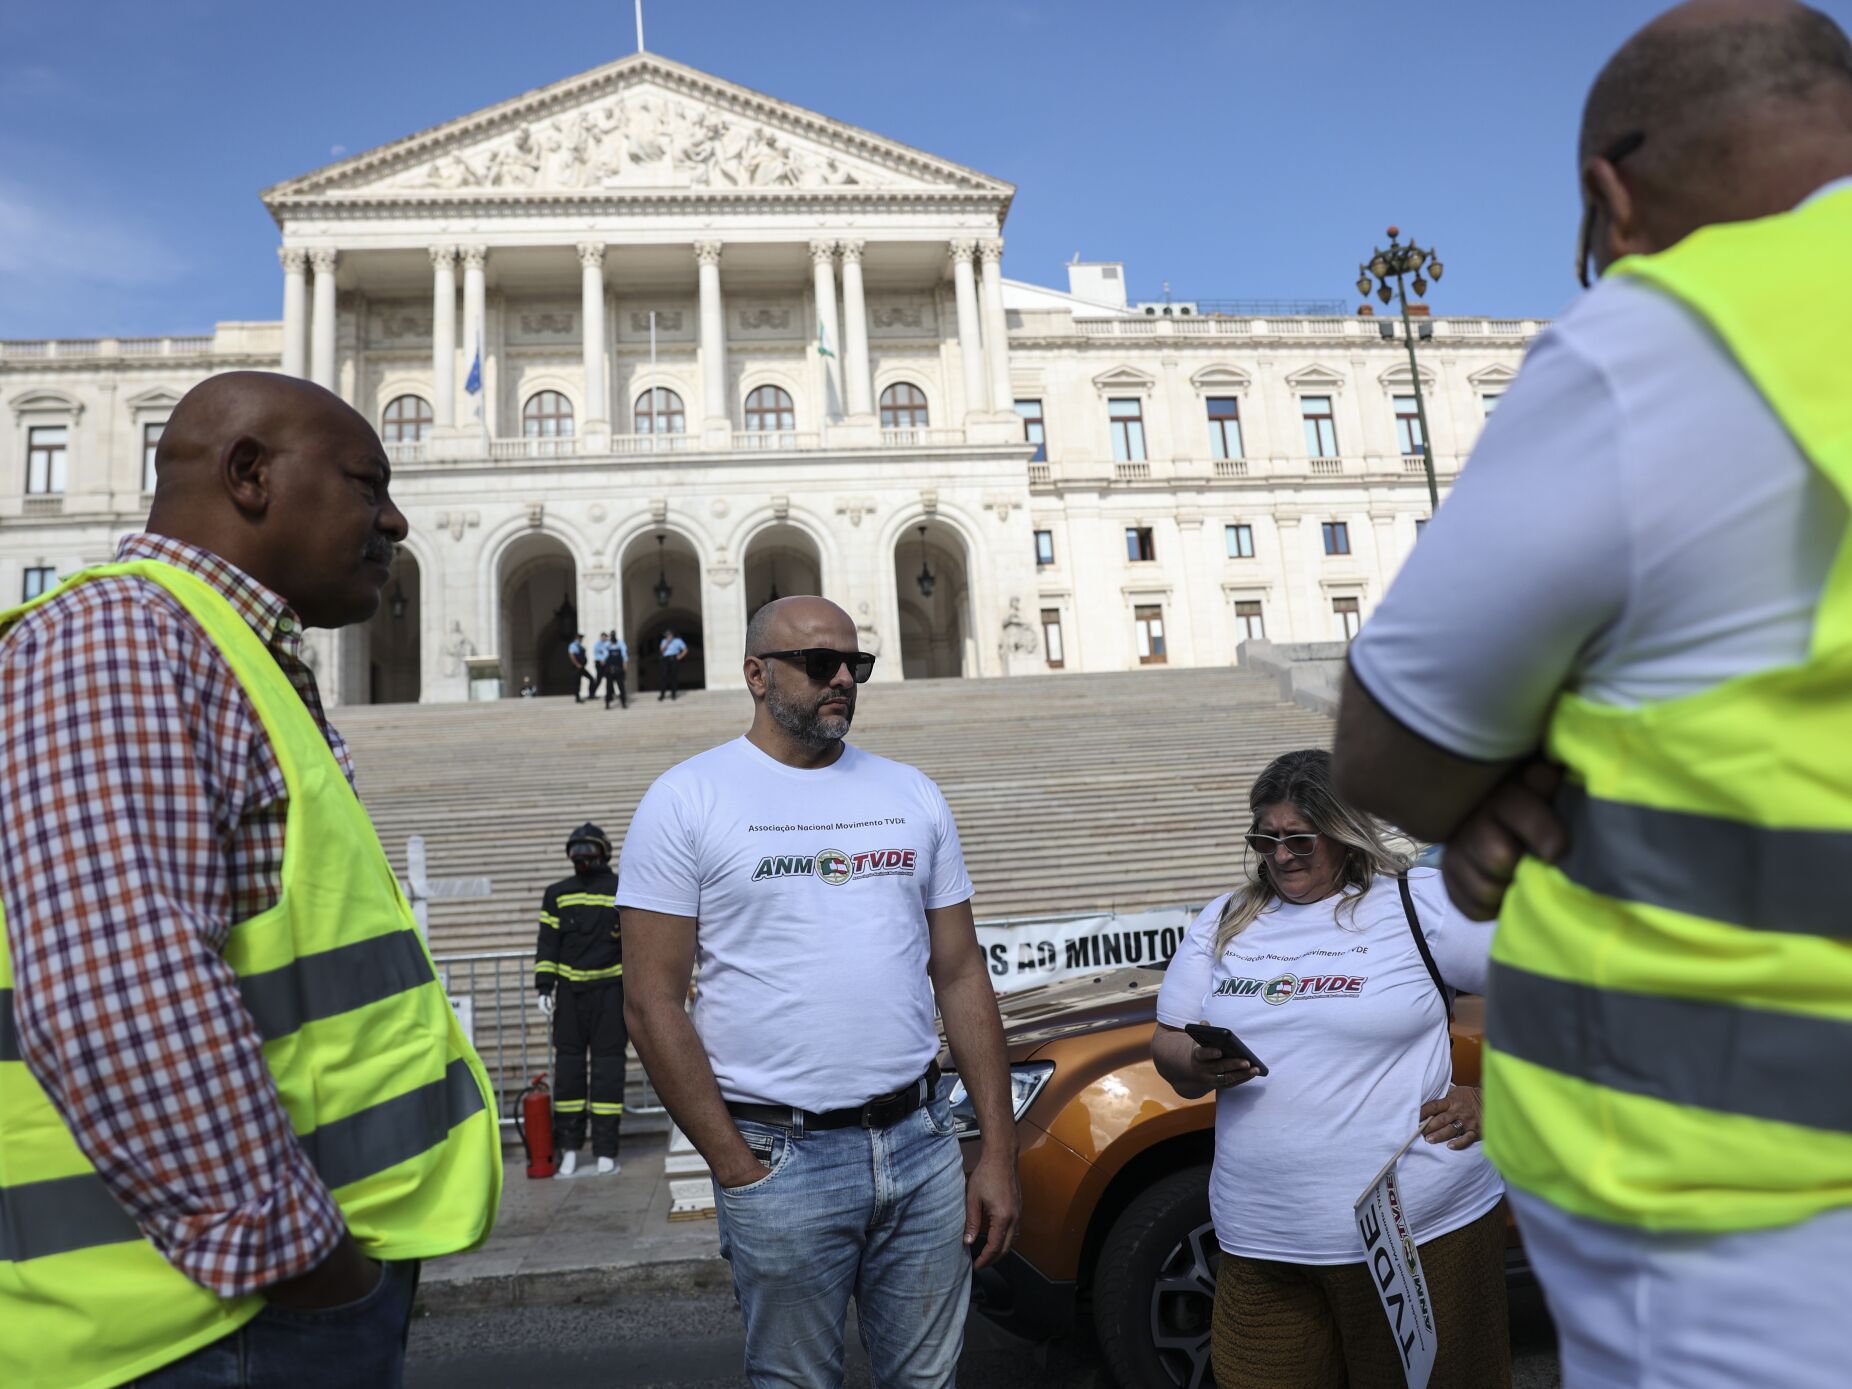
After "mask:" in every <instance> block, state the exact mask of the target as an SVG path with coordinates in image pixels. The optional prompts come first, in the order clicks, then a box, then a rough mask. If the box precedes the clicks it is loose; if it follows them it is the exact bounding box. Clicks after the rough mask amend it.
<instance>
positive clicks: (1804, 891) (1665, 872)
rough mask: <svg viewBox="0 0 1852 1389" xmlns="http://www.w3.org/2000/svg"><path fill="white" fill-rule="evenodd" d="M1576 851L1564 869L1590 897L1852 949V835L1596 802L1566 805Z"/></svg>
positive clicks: (1572, 794)
mask: <svg viewBox="0 0 1852 1389" xmlns="http://www.w3.org/2000/svg"><path fill="white" fill-rule="evenodd" d="M1556 808H1557V813H1558V815H1559V816H1560V817H1561V819H1562V821H1563V825H1564V828H1565V829H1566V830H1567V831H1568V838H1569V850H1568V852H1567V853H1565V854H1564V855H1563V857H1562V858H1561V859H1560V860H1559V861H1558V863H1557V865H1556V866H1557V867H1558V868H1560V869H1561V870H1562V871H1563V874H1564V876H1566V877H1567V878H1569V879H1570V881H1572V882H1575V883H1579V884H1581V885H1582V886H1583V887H1585V888H1587V889H1588V890H1589V891H1590V892H1598V893H1600V894H1602V895H1603V896H1604V897H1616V898H1619V899H1621V900H1622V901H1627V902H1639V903H1642V904H1644V905H1646V906H1653V907H1665V908H1668V909H1669V910H1672V911H1678V912H1686V913H1688V914H1690V915H1692V916H1698V917H1705V918H1708V919H1709V920H1712V921H1726V922H1728V923H1730V924H1731V925H1732V926H1746V927H1749V928H1751V929H1754V930H1760V931H1785V932H1790V933H1793V934H1796V935H1809V936H1826V937H1828V938H1830V939H1835V940H1852V911H1847V909H1846V901H1845V888H1844V884H1845V883H1847V882H1852V834H1848V833H1847V832H1845V831H1844V830H1810V829H1772V828H1770V827H1768V826H1766V825H1752V824H1746V823H1744V822H1743V821H1741V820H1731V819H1726V818H1724V817H1722V816H1717V815H1697V814H1693V813H1692V812H1690V811H1682V810H1661V809H1659V808H1657V807H1655V806H1649V805H1637V804H1633V803H1630V802H1625V801H1610V800H1603V799H1601V798H1600V797H1597V796H1590V795H1589V794H1588V793H1587V791H1585V790H1584V789H1583V788H1581V787H1580V786H1573V785H1572V786H1565V787H1564V788H1563V790H1562V791H1561V792H1560V793H1559V794H1558V796H1557V799H1556Z"/></svg>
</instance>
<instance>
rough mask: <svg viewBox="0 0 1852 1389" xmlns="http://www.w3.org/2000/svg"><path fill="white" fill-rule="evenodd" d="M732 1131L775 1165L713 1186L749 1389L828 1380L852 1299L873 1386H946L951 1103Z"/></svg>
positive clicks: (960, 1286) (957, 1197)
mask: <svg viewBox="0 0 1852 1389" xmlns="http://www.w3.org/2000/svg"><path fill="white" fill-rule="evenodd" d="M739 1130H740V1134H741V1136H742V1137H743V1138H745V1140H746V1142H747V1145H748V1146H750V1147H751V1148H752V1149H753V1151H754V1152H755V1153H757V1154H758V1155H759V1158H760V1160H761V1161H764V1162H767V1163H769V1165H770V1169H771V1170H770V1171H768V1172H767V1173H766V1174H765V1176H764V1177H762V1178H760V1179H759V1180H758V1181H756V1182H752V1183H750V1184H748V1185H746V1186H741V1187H734V1188H732V1189H731V1190H729V1189H727V1188H725V1187H722V1186H721V1185H720V1184H719V1183H718V1182H716V1183H715V1186H714V1200H715V1204H716V1206H717V1207H718V1213H719V1217H720V1252H721V1254H722V1256H724V1257H725V1258H726V1259H727V1260H729V1261H730V1262H731V1264H732V1266H733V1291H734V1293H735V1294H736V1295H737V1296H738V1297H739V1303H740V1310H741V1312H742V1313H743V1314H744V1315H745V1319H746V1378H747V1379H748V1380H749V1381H750V1382H751V1384H752V1386H753V1389H771V1386H777V1389H838V1387H839V1386H840V1385H841V1384H842V1343H843V1325H844V1321H845V1318H846V1317H847V1315H848V1311H849V1299H850V1297H851V1296H853V1297H854V1298H855V1306H856V1314H857V1317H858V1319H859V1321H860V1324H861V1332H862V1344H863V1346H864V1347H866V1348H867V1351H868V1358H869V1361H870V1362H871V1364H872V1366H873V1369H874V1382H875V1384H876V1385H877V1386H878V1389H950V1387H951V1385H952V1382H953V1379H954V1376H955V1375H956V1374H957V1370H958V1354H959V1352H960V1350H962V1349H963V1347H964V1337H965V1313H966V1311H967V1309H968V1306H969V1303H970V1297H971V1255H970V1253H969V1252H968V1251H967V1250H966V1248H965V1243H964V1232H965V1177H964V1168H963V1164H962V1163H961V1162H960V1160H959V1156H958V1140H957V1139H956V1138H954V1137H953V1136H952V1111H951V1106H950V1104H949V1103H948V1102H947V1101H945V1100H943V1099H939V1100H934V1101H933V1102H932V1103H931V1104H929V1105H927V1106H926V1107H924V1108H922V1109H918V1110H915V1111H914V1112H913V1113H912V1114H909V1115H908V1116H907V1117H906V1118H904V1119H902V1120H901V1121H900V1122H899V1123H898V1124H895V1125H894V1126H893V1127H892V1128H886V1129H863V1128H853V1129H829V1130H825V1131H823V1132H820V1133H819V1132H815V1131H812V1132H808V1133H804V1132H797V1131H794V1130H790V1129H785V1128H781V1127H774V1126H771V1125H767V1124H753V1123H747V1122H744V1121H741V1122H740V1125H739Z"/></svg>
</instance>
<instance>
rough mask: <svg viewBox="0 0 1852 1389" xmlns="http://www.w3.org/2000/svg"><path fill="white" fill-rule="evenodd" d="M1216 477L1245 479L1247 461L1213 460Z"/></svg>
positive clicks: (1239, 459)
mask: <svg viewBox="0 0 1852 1389" xmlns="http://www.w3.org/2000/svg"><path fill="white" fill-rule="evenodd" d="M1215 475H1216V476H1217V477H1246V476H1247V475H1248V461H1247V459H1245V458H1218V459H1216V460H1215Z"/></svg>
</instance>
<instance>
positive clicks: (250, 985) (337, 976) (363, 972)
mask: <svg viewBox="0 0 1852 1389" xmlns="http://www.w3.org/2000/svg"><path fill="white" fill-rule="evenodd" d="M435 977H436V976H434V975H433V974H432V973H431V966H430V965H429V964H427V963H426V962H425V957H424V951H423V949H422V948H421V947H420V946H419V944H418V936H417V933H416V932H414V931H388V932H387V933H386V934H385V935H383V936H373V937H371V938H369V939H367V940H358V941H355V942H353V943H352V944H351V945H339V946H336V947H335V948H334V949H333V950H323V951H321V952H320V953H318V954H314V955H302V956H298V957H297V958H296V959H294V960H291V961H290V962H289V963H288V964H286V965H284V966H282V967H281V968H280V969H272V970H266V971H265V972H264V973H262V974H245V975H241V976H239V979H238V992H239V993H241V994H243V995H244V1006H245V1007H246V1008H248V1009H250V1010H251V1016H252V1017H253V1018H254V1019H256V1021H257V1030H258V1032H259V1033H260V1034H262V1036H263V1039H264V1040H265V1041H266V1042H270V1041H275V1040H276V1039H277V1038H278V1037H287V1036H288V1035H289V1034H290V1033H292V1032H294V1031H296V1030H297V1029H298V1028H300V1027H301V1026H303V1024H305V1023H311V1022H315V1021H316V1020H317V1019H320V1018H332V1017H335V1016H337V1015H339V1014H341V1013H347V1012H352V1011H353V1010H354V1009H355V1008H364V1007H365V1006H366V1005H367V1004H369V1003H377V1002H379V1001H380V1000H381V999H382V998H391V997H392V996H393V995H394V994H402V993H405V992H406V991H407V990H409V989H415V988H417V987H418V986H419V985H421V984H429V983H431V982H432V980H433V979H434V978H435Z"/></svg>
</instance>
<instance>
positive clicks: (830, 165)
mask: <svg viewBox="0 0 1852 1389" xmlns="http://www.w3.org/2000/svg"><path fill="white" fill-rule="evenodd" d="M883 182H885V180H884V179H883V178H882V176H881V175H879V174H877V173H875V172H873V171H872V170H870V169H868V168H866V167H865V166H862V165H859V164H856V165H851V164H847V163H845V162H843V161H842V160H841V159H839V158H838V157H837V156H836V155H834V154H831V153H829V152H828V151H826V150H818V149H812V148H809V147H807V146H805V145H803V144H800V143H799V142H797V141H794V140H792V139H791V138H790V137H789V136H786V135H782V134H779V133H777V132H775V131H772V130H768V129H766V128H765V127H764V126H762V125H759V124H756V123H754V122H751V121H743V120H738V119H735V118H732V117H729V116H724V115H722V114H720V113H718V112H716V111H714V110H712V109H711V108H709V107H707V106H705V105H702V104H699V103H695V102H687V101H680V100H677V99H675V98H673V97H669V96H641V97H631V98H617V99H613V100H609V101H606V102H603V103H601V104H599V105H595V106H590V107H586V108H583V109H580V110H576V111H568V112H566V113H565V114H563V115H559V116H553V117H551V118H549V119H547V120H544V121H535V122H530V123H528V124H524V125H520V126H517V127H516V128H515V129H514V130H513V131H512V132H511V133H510V134H507V135H504V136H501V137H499V138H497V139H495V140H493V141H491V142H488V143H486V144H484V145H480V146H477V147H475V148H473V149H468V150H453V151H451V152H448V153H445V154H441V155H439V156H437V157H436V158H435V159H432V160H430V161H429V162H428V163H425V164H422V165H420V166H418V167H417V168H415V169H412V170H411V171H409V172H407V173H405V174H401V175H400V176H398V177H397V178H395V179H393V180H392V183H393V184H395V185H397V186H399V187H404V188H438V189H446V190H448V189H461V188H517V189H518V188H542V189H547V190H563V189H575V188H586V189H595V188H624V187H642V188H675V187H684V188H833V187H848V186H854V185H864V186H868V185H879V184H881V183H883Z"/></svg>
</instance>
